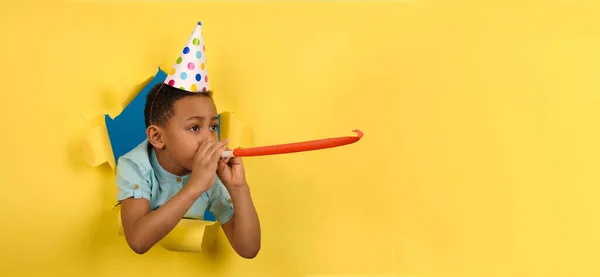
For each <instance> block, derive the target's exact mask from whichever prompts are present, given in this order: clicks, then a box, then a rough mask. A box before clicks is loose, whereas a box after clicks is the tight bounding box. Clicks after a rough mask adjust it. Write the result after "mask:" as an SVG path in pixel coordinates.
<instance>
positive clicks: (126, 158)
mask: <svg viewBox="0 0 600 277" xmlns="http://www.w3.org/2000/svg"><path fill="white" fill-rule="evenodd" d="M150 147H151V145H150V143H148V139H145V140H144V141H142V142H141V143H140V144H138V145H137V146H136V147H135V148H133V149H131V150H130V151H129V152H127V153H125V154H124V155H123V156H121V157H119V159H118V161H117V169H119V168H123V167H128V168H131V167H137V170H140V171H148V170H152V165H151V163H150V151H151V148H150Z"/></svg>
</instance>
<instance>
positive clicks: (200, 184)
mask: <svg viewBox="0 0 600 277" xmlns="http://www.w3.org/2000/svg"><path fill="white" fill-rule="evenodd" d="M226 145H227V141H226V140H225V141H219V142H203V143H202V144H200V147H198V151H196V155H195V156H194V164H193V165H192V176H191V177H190V181H189V182H188V184H189V185H191V186H193V187H194V188H195V189H197V192H199V193H204V192H205V191H207V190H208V189H209V188H210V187H211V186H212V184H213V183H214V181H215V177H216V173H217V165H218V163H219V158H221V154H222V153H223V152H224V151H225V150H226Z"/></svg>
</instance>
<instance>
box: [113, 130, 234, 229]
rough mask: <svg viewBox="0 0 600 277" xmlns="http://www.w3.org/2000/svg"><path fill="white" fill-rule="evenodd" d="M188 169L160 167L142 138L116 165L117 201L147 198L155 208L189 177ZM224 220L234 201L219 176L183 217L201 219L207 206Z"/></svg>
mask: <svg viewBox="0 0 600 277" xmlns="http://www.w3.org/2000/svg"><path fill="white" fill-rule="evenodd" d="M190 176H191V173H190V174H187V175H184V176H177V175H174V174H171V173H169V172H167V171H166V170H165V169H163V168H162V167H161V166H160V164H159V163H158V160H157V158H156V152H155V151H154V148H153V147H152V145H151V144H149V143H148V140H147V139H146V140H144V141H143V142H142V143H140V144H139V145H138V146H136V147H135V148H134V149H132V150H131V151H129V152H128V153H127V154H125V155H123V156H121V157H120V158H119V160H118V165H117V179H116V182H117V187H118V190H117V201H119V202H120V201H122V200H124V199H126V198H130V197H133V198H146V199H148V201H150V209H151V210H156V209H158V208H159V207H160V206H162V205H164V204H165V203H166V202H167V201H168V200H169V199H170V198H171V197H173V196H174V195H175V194H176V193H177V192H179V191H180V190H181V188H182V186H183V185H185V184H186V183H187V182H188V181H189V179H190ZM207 209H208V210H209V211H210V212H212V214H213V215H214V216H215V219H216V220H217V221H218V222H219V223H221V224H224V223H226V222H228V221H229V220H230V219H231V217H232V216H233V204H232V203H231V197H230V195H229V192H228V191H227V189H226V188H225V185H223V183H222V182H221V180H220V179H219V177H216V178H215V182H214V184H213V185H212V186H211V188H210V189H209V190H208V191H206V192H204V193H203V194H202V196H200V197H199V198H198V199H197V200H196V202H194V204H193V205H192V207H191V208H190V209H189V210H188V211H187V213H186V214H185V215H184V217H185V218H193V219H204V212H205V211H206V210H207Z"/></svg>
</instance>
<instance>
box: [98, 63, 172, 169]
mask: <svg viewBox="0 0 600 277" xmlns="http://www.w3.org/2000/svg"><path fill="white" fill-rule="evenodd" d="M166 78H167V73H165V72H164V71H162V70H161V69H160V68H158V72H157V73H156V75H155V76H154V78H153V79H152V80H150V82H149V83H148V84H147V85H146V86H144V88H143V89H142V91H141V92H140V93H138V95H136V97H135V98H134V99H133V100H132V101H131V102H130V103H129V104H128V105H127V106H126V107H125V108H124V109H123V111H122V112H121V114H119V115H118V116H117V117H115V118H114V119H111V118H110V116H108V115H104V121H105V123H106V129H107V130H108V137H109V138H110V144H111V146H112V151H113V155H114V158H115V161H116V162H117V163H118V161H119V157H121V156H123V155H125V153H127V152H129V151H131V149H133V148H135V147H136V146H137V145H138V144H140V143H141V142H142V141H143V140H145V139H146V124H145V122H144V106H145V105H146V96H147V95H148V93H150V90H151V89H152V87H154V85H156V84H158V83H162V82H163V81H164V80H165V79H166Z"/></svg>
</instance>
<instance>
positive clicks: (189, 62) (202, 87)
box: [117, 23, 260, 258]
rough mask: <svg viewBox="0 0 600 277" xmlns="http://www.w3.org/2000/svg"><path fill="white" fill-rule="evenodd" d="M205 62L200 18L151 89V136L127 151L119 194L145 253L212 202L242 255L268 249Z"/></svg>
mask: <svg viewBox="0 0 600 277" xmlns="http://www.w3.org/2000/svg"><path fill="white" fill-rule="evenodd" d="M205 63H206V58H205V56H204V45H203V39H202V31H201V24H200V23H198V25H197V26H196V29H195V30H194V32H193V33H192V36H191V37H190V39H189V41H188V44H187V45H186V47H185V48H184V50H183V51H182V54H181V56H180V57H179V58H178V59H177V62H176V65H175V67H174V68H173V69H172V70H171V72H170V74H169V76H168V77H167V79H166V80H165V82H164V83H161V84H157V85H156V86H155V87H154V88H153V89H152V90H151V91H150V93H149V94H148V96H147V99H146V107H145V110H144V115H145V121H146V136H147V139H146V140H144V141H143V142H142V143H141V144H140V145H138V146H137V147H136V148H135V149H133V150H131V151H130V152H129V153H127V154H125V155H123V156H122V157H120V158H119V162H118V166H117V186H118V197H117V200H118V201H120V203H121V219H122V224H123V230H124V233H125V238H126V241H127V243H128V245H129V246H130V247H131V249H132V250H133V251H135V252H136V253H138V254H143V253H145V252H146V251H148V250H149V249H150V248H152V247H153V246H154V245H155V244H156V243H157V242H158V241H160V240H161V239H162V238H163V237H164V236H166V235H167V234H168V233H169V232H170V231H171V230H172V229H173V228H174V227H175V226H176V225H177V223H178V222H179V221H180V220H181V218H183V217H188V218H202V217H203V215H204V211H205V210H206V209H209V210H210V211H211V212H212V213H213V214H214V215H215V217H216V219H217V221H219V223H221V226H222V228H223V231H224V233H225V235H226V236H227V239H228V240H229V242H230V244H231V246H232V247H233V249H234V250H235V251H236V253H238V255H240V256H241V257H244V258H254V257H255V256H256V255H257V254H258V251H259V249H260V225H259V221H258V216H257V213H256V210H255V209H254V205H253V203H252V198H251V196H250V189H249V187H248V183H247V182H246V179H245V173H244V166H243V163H242V160H241V158H239V157H236V158H222V157H221V154H222V153H223V152H224V151H225V150H226V144H227V141H218V134H217V123H218V122H217V109H216V107H215V104H214V102H213V100H212V92H211V91H210V90H209V89H208V79H207V78H206V69H205ZM188 76H189V78H188ZM234 207H235V212H234Z"/></svg>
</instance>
